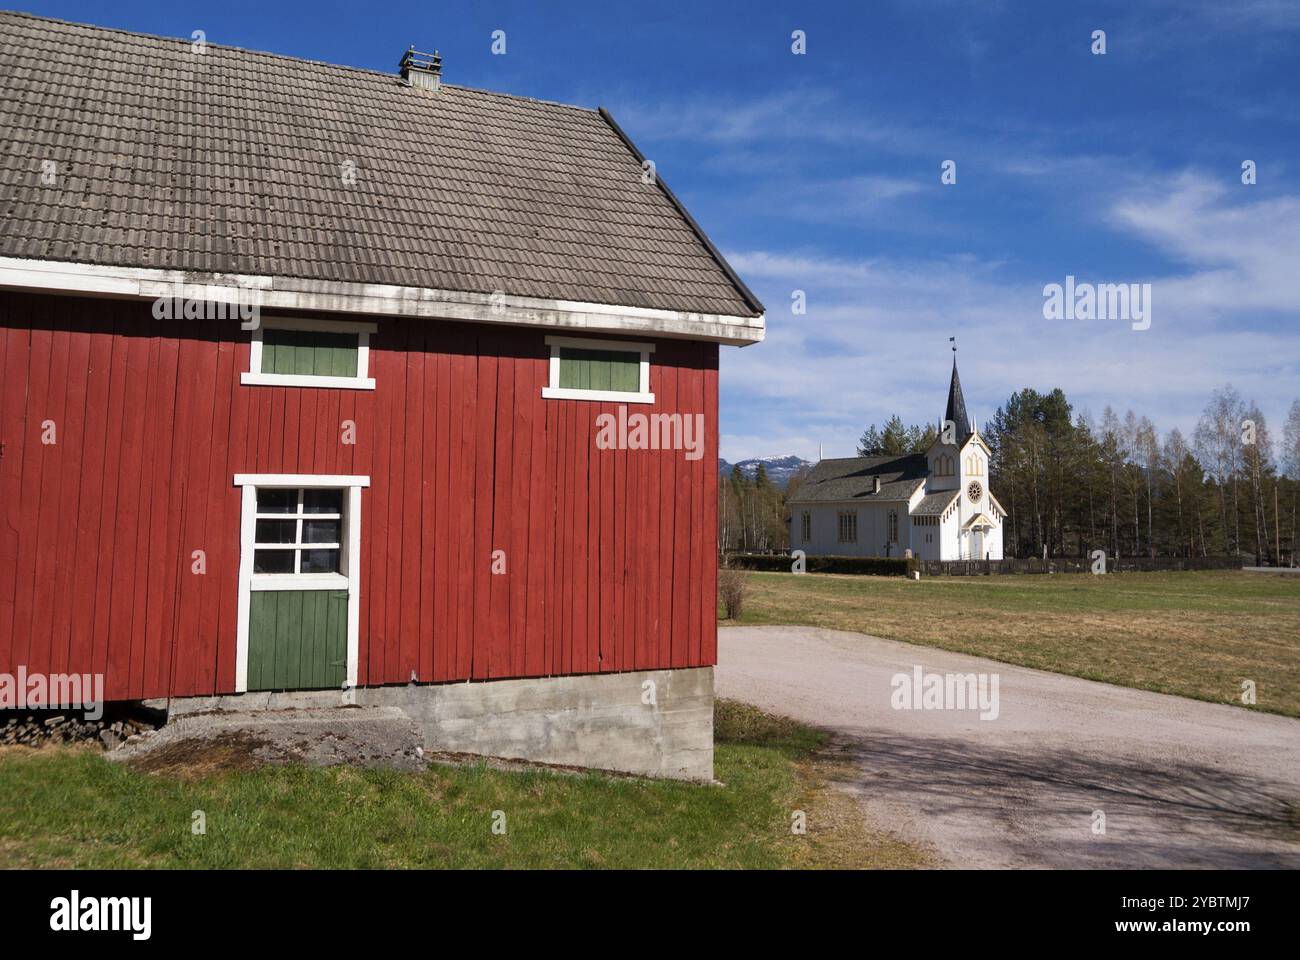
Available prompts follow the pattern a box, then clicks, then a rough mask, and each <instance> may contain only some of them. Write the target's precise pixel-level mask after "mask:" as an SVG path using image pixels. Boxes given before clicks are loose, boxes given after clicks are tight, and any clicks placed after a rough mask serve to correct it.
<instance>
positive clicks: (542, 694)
mask: <svg viewBox="0 0 1300 960" xmlns="http://www.w3.org/2000/svg"><path fill="white" fill-rule="evenodd" d="M148 705H150V706H155V707H166V706H167V701H165V700H157V701H149V702H148ZM330 706H336V707H348V706H358V707H384V708H388V709H390V710H397V711H400V712H401V714H403V715H404V716H406V717H408V718H409V719H410V720H411V721H412V722H413V723H414V724H415V726H416V729H417V730H418V731H419V732H420V734H421V736H422V737H423V740H424V749H425V750H426V751H430V752H434V753H468V754H478V755H480V756H485V757H503V758H507V759H512V760H528V761H531V762H534V763H547V764H556V765H560V766H574V767H590V768H593V769H596V770H611V771H617V772H620V773H635V774H640V775H643V776H650V777H668V778H673V779H680V780H711V779H713V668H712V667H697V668H692V669H684V670H643V671H637V672H633V673H610V674H597V675H590V676H576V677H544V678H540V679H527V680H488V681H477V682H473V683H448V684H425V685H417V684H411V685H410V686H405V687H358V688H355V689H351V690H342V691H336V690H310V691H288V692H280V693H245V694H233V695H229V696H221V697H186V698H182V699H177V700H172V701H171V707H170V713H169V716H168V719H169V721H170V720H174V719H176V718H178V717H183V716H188V715H193V714H196V713H210V712H214V711H231V712H252V711H265V710H290V709H316V708H323V707H330Z"/></svg>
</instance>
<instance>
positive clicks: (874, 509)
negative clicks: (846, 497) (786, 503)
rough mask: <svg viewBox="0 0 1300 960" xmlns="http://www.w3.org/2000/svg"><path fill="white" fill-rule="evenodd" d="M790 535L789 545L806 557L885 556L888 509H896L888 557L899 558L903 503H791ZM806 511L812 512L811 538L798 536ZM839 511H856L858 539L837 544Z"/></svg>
mask: <svg viewBox="0 0 1300 960" xmlns="http://www.w3.org/2000/svg"><path fill="white" fill-rule="evenodd" d="M790 510H791V533H793V534H794V536H793V537H792V538H791V541H790V546H791V548H792V549H795V550H802V551H804V552H805V553H806V554H808V555H809V556H834V557H883V556H885V555H886V554H885V538H886V536H887V533H888V529H889V511H890V510H896V511H897V512H898V537H899V541H898V542H897V543H894V544H893V545H892V546H891V547H890V550H889V556H891V557H901V556H902V555H903V551H904V550H905V549H906V548H907V545H908V539H907V537H908V516H907V504H906V503H903V502H901V501H897V502H889V501H886V502H877V503H816V504H798V503H795V504H791V508H790ZM804 511H808V512H809V513H810V514H811V515H812V537H811V539H809V540H808V541H806V542H805V541H804V540H803V539H802V533H803V530H802V523H803V521H802V519H801V517H802V514H803V512H804ZM841 511H851V512H856V513H857V515H858V538H857V542H856V543H840V541H839V515H840V512H841Z"/></svg>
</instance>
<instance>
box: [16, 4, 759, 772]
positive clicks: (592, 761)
mask: <svg viewBox="0 0 1300 960" xmlns="http://www.w3.org/2000/svg"><path fill="white" fill-rule="evenodd" d="M440 72H441V65H440V63H439V62H438V61H437V58H436V57H424V56H421V55H418V54H414V53H413V52H412V53H409V54H408V55H407V56H406V57H404V58H403V61H402V64H401V67H400V70H399V71H395V72H393V73H391V74H389V73H382V72H373V71H369V70H360V69H354V68H351V67H342V66H333V65H328V64H323V63H316V62H309V61H303V60H297V59H293V58H289V57H283V56H277V55H272V54H267V53H255V52H250V51H245V50H239V49H235V48H230V47H222V46H217V45H215V44H209V43H207V42H206V41H205V40H204V39H202V38H199V39H193V40H174V39H164V38H158V37H150V36H142V35H137V34H132V33H126V32H122V31H117V30H106V29H100V28H95V27H88V26H81V25H75V24H69V23H64V22H61V21H54V20H47V19H41V18H36V17H31V16H26V15H22V14H14V13H0V115H2V116H3V124H2V126H0V155H2V156H3V164H0V371H2V373H0V375H2V377H3V380H2V381H0V445H2V446H0V510H3V514H4V522H3V523H0V672H4V673H8V674H10V675H16V674H17V672H18V671H20V670H23V671H25V672H26V673H27V675H29V676H31V675H34V674H44V675H49V676H55V675H60V674H72V673H76V674H102V677H103V682H104V684H105V690H106V697H107V698H108V699H130V700H149V699H162V698H168V699H173V698H175V699H174V702H173V709H185V708H186V704H187V703H188V704H191V705H192V704H200V705H203V706H204V707H212V706H217V707H231V706H235V707H239V706H242V707H252V706H266V705H277V704H302V703H322V702H331V703H332V702H337V701H338V700H339V698H340V693H339V690H340V688H342V689H344V690H345V691H346V693H345V694H343V697H344V698H345V699H347V700H348V701H349V702H354V703H358V704H361V705H367V704H390V705H391V704H398V705H400V706H401V708H402V709H405V710H407V711H408V712H409V713H410V714H411V715H412V716H413V717H415V718H416V719H418V720H420V722H421V723H422V724H423V729H424V731H425V737H426V740H427V743H428V745H429V747H430V748H432V749H453V750H459V749H464V750H468V751H469V752H478V753H488V754H496V755H503V756H519V757H527V758H530V759H536V760H542V761H548V762H558V763H582V764H585V765H590V766H596V767H603V768H609V769H627V770H635V771H638V772H650V773H659V774H664V775H676V776H692V777H707V776H709V775H710V773H711V762H712V760H711V758H712V753H711V709H712V669H711V668H712V665H713V664H714V662H715V657H716V631H715V575H716V562H715V558H716V529H717V524H716V516H715V510H716V504H717V490H716V484H717V440H718V434H717V426H718V423H717V417H718V347H719V344H741V345H743V344H746V343H753V342H756V341H758V340H761V339H762V337H763V311H762V306H761V304H760V303H759V302H758V301H757V300H756V299H755V298H754V296H753V294H751V293H750V292H749V290H748V289H747V288H746V287H745V285H744V284H743V283H742V282H741V280H740V279H739V278H738V277H737V276H736V274H735V273H734V272H733V271H732V270H731V268H730V267H729V266H728V265H727V263H726V262H725V261H724V260H723V258H722V257H721V256H720V255H719V253H718V251H717V250H716V249H715V248H714V247H713V245H712V244H711V243H710V242H709V240H708V238H707V237H706V236H705V235H704V233H703V232H702V231H701V230H700V228H699V227H698V225H697V224H696V223H695V221H694V220H693V219H692V218H691V217H690V215H689V214H688V213H687V212H686V211H685V209H684V208H683V207H682V206H681V204H680V203H679V202H678V201H677V199H676V198H675V197H674V196H673V194H672V193H671V191H669V190H668V188H667V187H666V186H665V185H664V183H663V182H662V180H660V179H659V178H658V177H657V176H656V174H655V171H654V167H653V164H651V163H649V162H648V161H645V159H644V158H643V157H642V156H641V154H640V153H639V152H638V151H637V150H636V148H635V147H634V146H633V145H632V143H631V142H630V141H629V140H628V139H627V137H626V136H625V135H624V134H623V133H622V131H621V130H620V129H619V128H618V127H617V126H616V125H615V123H614V121H613V120H612V119H611V118H610V116H609V115H608V114H607V113H605V112H604V111H591V110H586V109H579V108H575V107H570V106H562V105H559V104H553V103H547V102H542V101H537V100H530V99H525V98H522V97H517V96H508V95H504V94H497V93H489V92H485V91H480V90H472V89H467V88H463V87H457V86H452V85H448V84H444V83H442V82H441V78H440ZM450 681H478V682H474V683H463V682H462V683H459V684H451V683H449V682H450ZM302 691H320V692H317V693H305V692H302ZM179 698H205V699H197V700H189V701H186V700H182V699H179ZM210 698H218V699H217V700H216V701H215V702H214V701H213V700H211V699H210Z"/></svg>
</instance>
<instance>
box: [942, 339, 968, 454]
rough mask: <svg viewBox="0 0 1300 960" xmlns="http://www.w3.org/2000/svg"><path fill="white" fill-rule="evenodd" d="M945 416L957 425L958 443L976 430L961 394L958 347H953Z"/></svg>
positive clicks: (961, 442) (963, 441) (964, 440)
mask: <svg viewBox="0 0 1300 960" xmlns="http://www.w3.org/2000/svg"><path fill="white" fill-rule="evenodd" d="M943 418H944V419H945V420H951V421H952V422H953V423H954V424H956V425H957V443H958V445H961V444H963V443H965V442H966V438H967V437H969V436H970V435H971V434H972V433H974V432H975V431H974V430H973V429H971V425H970V417H969V416H967V414H966V398H965V397H963V396H962V394H961V378H960V377H958V376H957V348H956V347H955V346H954V347H953V358H952V383H950V384H949V385H948V409H947V410H946V411H945V412H944V415H943Z"/></svg>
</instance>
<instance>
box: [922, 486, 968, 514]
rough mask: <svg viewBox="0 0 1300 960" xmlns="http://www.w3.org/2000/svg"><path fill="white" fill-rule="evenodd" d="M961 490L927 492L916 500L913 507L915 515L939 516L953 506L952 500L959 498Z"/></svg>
mask: <svg viewBox="0 0 1300 960" xmlns="http://www.w3.org/2000/svg"><path fill="white" fill-rule="evenodd" d="M960 493H961V491H960V490H943V491H940V492H939V493H927V494H926V495H925V496H924V497H922V498H921V499H920V500H918V501H917V502H916V506H915V507H913V508H912V516H914V517H926V516H929V517H938V516H942V515H943V512H944V511H945V510H947V509H948V508H949V507H950V506H952V502H953V501H954V500H956V499H957V496H958V494H960Z"/></svg>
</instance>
